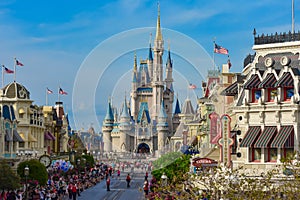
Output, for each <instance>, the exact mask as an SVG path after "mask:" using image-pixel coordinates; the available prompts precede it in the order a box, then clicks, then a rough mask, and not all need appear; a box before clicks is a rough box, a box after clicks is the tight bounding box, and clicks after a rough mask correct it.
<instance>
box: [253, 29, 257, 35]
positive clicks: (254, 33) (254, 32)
mask: <svg viewBox="0 0 300 200" xmlns="http://www.w3.org/2000/svg"><path fill="white" fill-rule="evenodd" d="M253 35H254V36H256V29H255V28H254V29H253Z"/></svg>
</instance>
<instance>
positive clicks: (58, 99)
mask: <svg viewBox="0 0 300 200" xmlns="http://www.w3.org/2000/svg"><path fill="white" fill-rule="evenodd" d="M59 88H60V87H58V102H59Z"/></svg>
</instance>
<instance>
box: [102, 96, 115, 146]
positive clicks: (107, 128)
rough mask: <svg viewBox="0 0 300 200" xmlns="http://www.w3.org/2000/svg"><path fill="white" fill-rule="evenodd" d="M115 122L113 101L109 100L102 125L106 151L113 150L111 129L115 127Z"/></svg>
mask: <svg viewBox="0 0 300 200" xmlns="http://www.w3.org/2000/svg"><path fill="white" fill-rule="evenodd" d="M113 124H114V115H113V111H112V107H111V102H110V100H109V102H108V107H107V110H106V115H105V118H104V121H103V125H102V132H103V141H104V151H105V152H111V151H112V145H111V144H112V138H111V131H112V129H113Z"/></svg>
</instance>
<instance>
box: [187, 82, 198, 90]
mask: <svg viewBox="0 0 300 200" xmlns="http://www.w3.org/2000/svg"><path fill="white" fill-rule="evenodd" d="M196 88H197V86H196V85H194V84H192V83H190V85H189V89H196Z"/></svg>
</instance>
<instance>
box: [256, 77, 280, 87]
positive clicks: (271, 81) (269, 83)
mask: <svg viewBox="0 0 300 200" xmlns="http://www.w3.org/2000/svg"><path fill="white" fill-rule="evenodd" d="M276 82H277V80H276V78H275V75H274V74H273V73H270V74H268V75H267V77H266V78H265V79H264V80H263V81H262V82H261V84H259V86H258V87H259V88H274V87H275V84H276Z"/></svg>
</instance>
